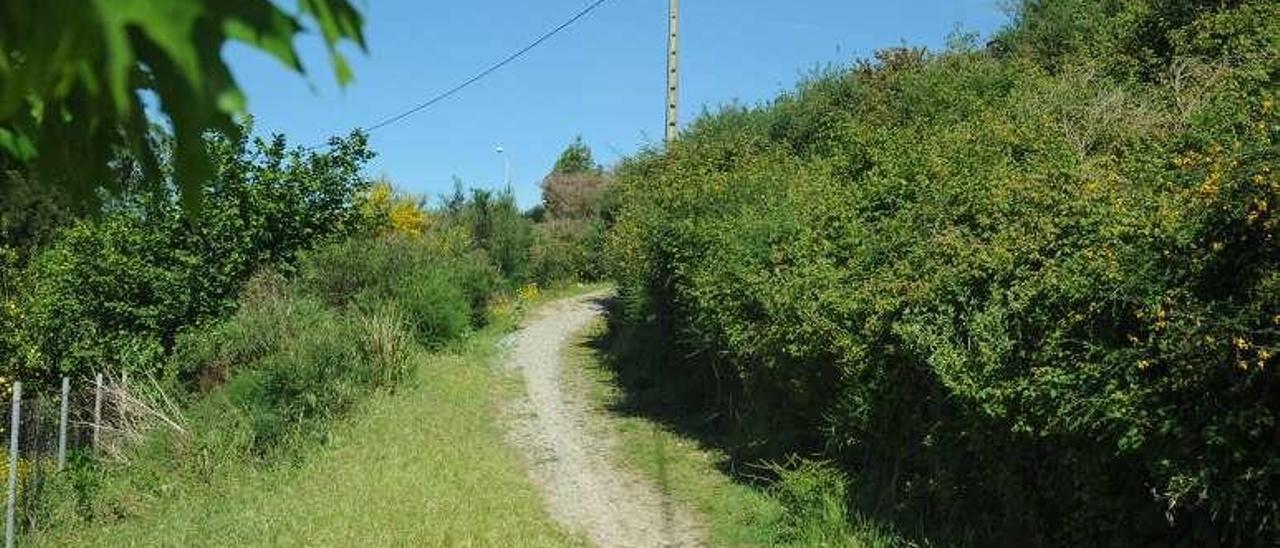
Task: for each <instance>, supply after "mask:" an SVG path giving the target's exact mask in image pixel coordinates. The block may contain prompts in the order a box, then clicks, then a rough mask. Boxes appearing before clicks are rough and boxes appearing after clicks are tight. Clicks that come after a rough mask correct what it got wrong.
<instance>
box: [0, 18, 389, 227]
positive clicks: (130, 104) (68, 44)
mask: <svg viewBox="0 0 1280 548" xmlns="http://www.w3.org/2000/svg"><path fill="white" fill-rule="evenodd" d="M304 24H314V25H315V27H317V28H316V29H315V30H318V31H319V35H320V36H321V37H322V39H323V41H324V45H325V46H326V48H327V49H328V53H329V58H330V62H331V63H332V65H333V68H334V71H335V73H336V74H337V78H338V81H339V82H340V83H342V84H346V83H347V82H349V81H350V80H351V69H350V67H348V66H347V62H346V60H345V58H344V56H343V54H342V53H341V52H340V51H339V50H338V46H339V45H340V44H342V43H344V42H347V41H350V42H352V43H354V44H356V45H358V46H360V47H362V48H363V47H364V35H363V31H362V27H363V24H364V23H363V20H362V18H361V16H360V13H359V12H358V11H356V9H355V8H354V7H352V5H351V4H350V3H349V2H347V0H299V1H298V2H297V10H296V11H295V12H294V13H293V14H290V13H288V12H286V11H285V10H284V9H282V8H281V7H280V6H278V5H277V4H276V3H273V2H271V1H269V0H242V1H239V2H217V1H211V0H152V1H145V2H116V1H95V2H83V1H80V0H4V1H3V2H0V170H5V171H7V170H10V169H21V170H23V171H30V170H31V169H32V168H35V171H38V172H39V173H40V177H39V178H37V179H36V181H37V182H38V183H40V184H43V185H47V186H50V187H59V188H64V189H67V190H68V191H69V194H71V195H73V196H74V197H75V198H77V199H78V200H80V201H82V202H96V200H97V199H98V198H99V197H100V195H99V193H98V192H97V191H98V190H99V189H106V190H109V191H112V192H119V191H120V190H122V187H121V186H120V185H119V183H120V178H119V177H118V173H119V172H120V171H124V172H126V173H127V172H129V171H130V170H132V169H140V170H141V171H142V173H143V175H144V178H145V179H146V180H147V181H148V182H149V183H153V185H151V186H153V187H159V186H161V185H160V183H161V182H162V181H164V180H165V178H166V176H167V175H173V177H174V178H175V179H176V181H177V183H178V188H179V189H180V195H181V197H182V200H183V202H184V203H185V204H186V205H188V206H195V205H198V204H200V203H201V198H203V197H204V194H203V193H202V191H201V185H202V184H203V182H204V180H205V179H207V178H208V177H210V176H212V175H214V174H215V173H216V167H217V166H216V159H214V158H213V157H212V155H211V154H210V151H209V150H208V149H207V148H206V147H205V146H204V144H205V143H204V140H205V137H206V134H207V133H208V132H219V134H220V135H221V136H222V137H225V138H230V139H235V138H236V136H237V135H240V129H241V128H239V127H238V126H237V124H236V122H235V120H234V117H235V116H237V115H243V114H244V113H245V98H244V96H243V94H242V93H241V90H240V88H239V86H237V84H236V82H235V79H234V78H233V77H232V75H231V72H230V70H229V68H228V67H227V65H226V63H225V62H224V60H223V49H224V46H225V45H226V44H227V43H230V42H237V43H240V44H243V45H246V46H248V47H251V48H255V49H258V50H261V51H262V52H264V53H266V54H268V55H270V56H272V57H274V58H276V59H277V60H279V61H280V62H281V63H282V64H284V65H285V66H286V67H287V68H289V69H290V70H293V71H295V72H297V73H302V72H303V68H302V63H301V60H300V58H299V56H298V53H297V51H296V50H295V48H294V40H295V38H296V37H297V36H298V35H300V34H302V33H303V32H304V26H303V25H304ZM147 94H154V97H155V99H156V103H155V105H154V106H155V108H156V110H158V111H159V112H161V113H163V115H164V118H163V119H162V120H156V119H155V118H154V117H153V116H150V115H149V109H148V108H147V107H146V106H145V105H144V101H143V97H144V96H145V95H147ZM164 121H167V122H169V123H170V126H171V127H172V128H173V131H174V147H173V149H172V150H162V149H157V148H156V147H155V146H153V144H152V143H151V140H150V134H151V131H152V126H153V125H161V122H164ZM170 152H172V154H169V153H170ZM122 153H123V154H124V156H127V157H128V158H130V160H126V161H121V155H122ZM165 164H169V165H167V166H165V167H166V168H171V169H172V171H171V172H165V170H164V169H162V166H164V165H165ZM5 183H6V181H4V180H3V179H0V185H4V184H5Z"/></svg>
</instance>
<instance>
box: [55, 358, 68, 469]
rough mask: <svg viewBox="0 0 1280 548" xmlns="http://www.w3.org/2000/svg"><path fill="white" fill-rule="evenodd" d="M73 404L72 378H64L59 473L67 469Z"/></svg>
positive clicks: (60, 418) (59, 434)
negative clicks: (68, 427) (69, 427)
mask: <svg viewBox="0 0 1280 548" xmlns="http://www.w3.org/2000/svg"><path fill="white" fill-rule="evenodd" d="M70 402H71V378H69V377H62V409H61V410H60V412H59V413H58V471H59V472H61V471H62V469H63V468H66V467H67V410H68V406H69V405H70Z"/></svg>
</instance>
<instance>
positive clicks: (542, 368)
mask: <svg viewBox="0 0 1280 548" xmlns="http://www.w3.org/2000/svg"><path fill="white" fill-rule="evenodd" d="M606 296H607V295H606V294H603V293H597V294H592V295H586V296H583V297H577V298H572V299H565V300H561V301H557V302H554V303H551V304H549V305H546V306H544V307H543V308H542V309H541V310H540V311H539V312H538V313H537V314H536V315H535V316H534V317H533V318H532V319H531V320H529V321H528V322H526V324H525V326H524V327H523V328H522V329H520V330H519V331H518V332H516V333H515V334H514V335H513V336H512V338H511V340H510V341H509V342H510V345H511V347H510V349H509V352H510V354H509V356H508V358H507V364H508V367H511V368H513V369H518V370H519V371H520V372H521V373H522V375H523V376H524V381H525V386H526V389H525V394H524V396H523V397H522V398H520V399H519V400H518V401H515V402H512V411H513V414H514V415H515V416H516V419H515V421H514V422H515V428H514V431H513V432H512V439H513V441H514V442H515V444H516V445H517V446H518V447H519V448H520V450H521V452H522V453H524V454H525V456H526V457H527V460H528V462H529V468H530V474H531V475H532V476H533V479H534V481H535V483H537V484H538V486H539V487H540V488H541V491H542V493H543V496H544V498H545V499H546V501H547V504H548V507H549V509H550V512H551V515H552V517H553V518H555V519H556V520H557V521H559V522H560V523H561V524H563V525H564V526H566V527H568V528H569V529H571V530H574V531H577V532H579V533H581V534H583V535H585V536H586V537H587V538H588V539H590V540H591V541H592V542H593V543H594V544H596V545H597V546H602V547H610V548H611V547H636V548H639V547H650V546H701V545H702V544H703V542H702V540H701V534H700V533H699V529H698V527H697V525H696V524H695V522H694V520H693V518H692V517H691V516H690V514H689V513H688V512H686V511H684V510H682V509H680V508H679V507H678V505H677V504H676V503H674V502H673V501H671V500H669V498H668V497H666V496H664V495H663V494H662V493H661V492H660V491H659V490H658V489H657V488H656V487H655V486H654V485H652V484H651V483H650V482H647V481H645V480H644V479H643V478H640V477H637V476H636V475H634V474H631V473H628V472H625V471H623V470H620V469H619V468H618V467H617V466H615V465H614V464H613V463H612V460H611V458H610V452H611V445H612V441H611V439H610V436H609V435H608V434H607V433H604V432H601V430H602V428H600V425H599V424H598V423H599V421H595V420H593V416H592V413H593V411H592V409H591V408H590V406H589V405H588V403H587V401H586V399H585V398H584V397H583V396H582V395H581V394H579V393H577V391H576V390H574V389H573V388H572V387H570V386H567V385H566V383H565V382H564V375H565V374H564V371H563V368H564V366H563V364H562V363H561V362H562V359H561V350H562V349H563V348H564V346H565V345H566V344H568V342H569V339H570V337H572V336H573V335H574V334H575V333H577V332H578V331H580V330H582V329H583V328H585V327H586V326H587V325H588V324H590V323H591V321H593V320H594V319H596V318H598V317H599V316H600V315H601V314H602V313H603V307H602V305H601V303H600V301H601V299H603V298H605V297H606Z"/></svg>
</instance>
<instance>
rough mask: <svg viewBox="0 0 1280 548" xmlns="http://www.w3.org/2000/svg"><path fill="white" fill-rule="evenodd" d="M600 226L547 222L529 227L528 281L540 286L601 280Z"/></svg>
mask: <svg viewBox="0 0 1280 548" xmlns="http://www.w3.org/2000/svg"><path fill="white" fill-rule="evenodd" d="M603 249H604V223H603V222H602V221H600V220H599V219H586V220H576V219H569V220H560V219H552V220H547V221H544V222H541V223H538V224H535V225H534V226H533V241H532V242H531V243H530V246H529V278H530V279H532V280H533V281H535V282H537V283H539V284H541V285H543V286H547V285H551V284H554V283H557V282H564V281H572V280H578V281H595V280H599V279H602V278H603V277H604V257H603Z"/></svg>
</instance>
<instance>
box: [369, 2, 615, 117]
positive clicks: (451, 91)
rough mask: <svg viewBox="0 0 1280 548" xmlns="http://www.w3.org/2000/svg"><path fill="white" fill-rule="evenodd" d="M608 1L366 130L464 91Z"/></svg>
mask: <svg viewBox="0 0 1280 548" xmlns="http://www.w3.org/2000/svg"><path fill="white" fill-rule="evenodd" d="M608 1H609V0H596V2H595V3H593V4H591V5H590V6H587V7H586V8H583V9H582V10H581V11H579V12H578V13H577V14H575V15H574V16H573V17H571V18H569V20H568V21H565V22H564V23H561V24H560V26H558V27H556V28H554V29H551V31H550V32H547V33H546V34H543V35H542V36H540V37H539V38H538V39H537V40H534V41H533V42H531V43H530V44H529V45H527V46H525V47H523V48H521V49H520V50H519V51H517V52H515V53H513V54H511V55H508V56H507V57H506V58H505V59H503V60H501V61H498V62H497V63H495V64H494V65H492V66H490V67H489V68H487V69H484V70H483V71H480V72H479V73H477V74H476V75H475V76H472V77H471V78H468V79H467V80H466V81H464V82H462V83H461V84H458V85H456V86H454V87H452V88H449V89H448V90H446V91H444V92H443V93H440V94H438V95H436V96H434V97H432V98H430V99H428V100H427V101H424V102H422V103H420V104H418V105H417V106H415V107H413V108H411V109H409V110H406V111H404V112H401V113H400V114H396V115H394V116H391V117H388V118H386V119H383V120H382V121H380V122H378V123H376V124H373V125H371V126H369V127H367V128H364V131H365V132H366V133H372V132H374V131H376V130H379V129H382V128H384V127H387V126H389V125H391V124H394V123H396V122H399V121H400V120H403V119H405V118H408V117H409V116H412V115H414V114H416V113H417V112H419V111H421V110H423V109H425V108H428V107H430V106H431V105H434V104H436V103H439V102H440V101H443V100H445V99H448V98H449V97H452V96H453V95H454V94H456V93H458V92H459V91H462V90H463V89H466V88H467V87H468V86H470V85H471V84H474V83H476V82H479V81H480V80H483V79H484V78H485V77H486V76H489V75H490V74H493V73H494V72H497V71H498V69H501V68H502V67H505V66H507V65H508V64H510V63H511V62H512V61H515V60H516V59H519V58H521V57H523V56H524V54H526V53H529V52H530V51H531V50H533V48H536V47H538V46H540V45H542V43H543V42H546V41H547V40H550V39H551V38H552V37H553V36H555V35H557V34H560V32H561V31H563V30H565V29H567V28H569V27H570V26H572V25H573V24H574V23H577V22H578V20H579V19H582V18H583V17H586V16H587V15H588V14H590V13H591V12H593V11H595V10H596V8H598V7H600V6H601V5H604V3H605V2H608Z"/></svg>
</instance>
